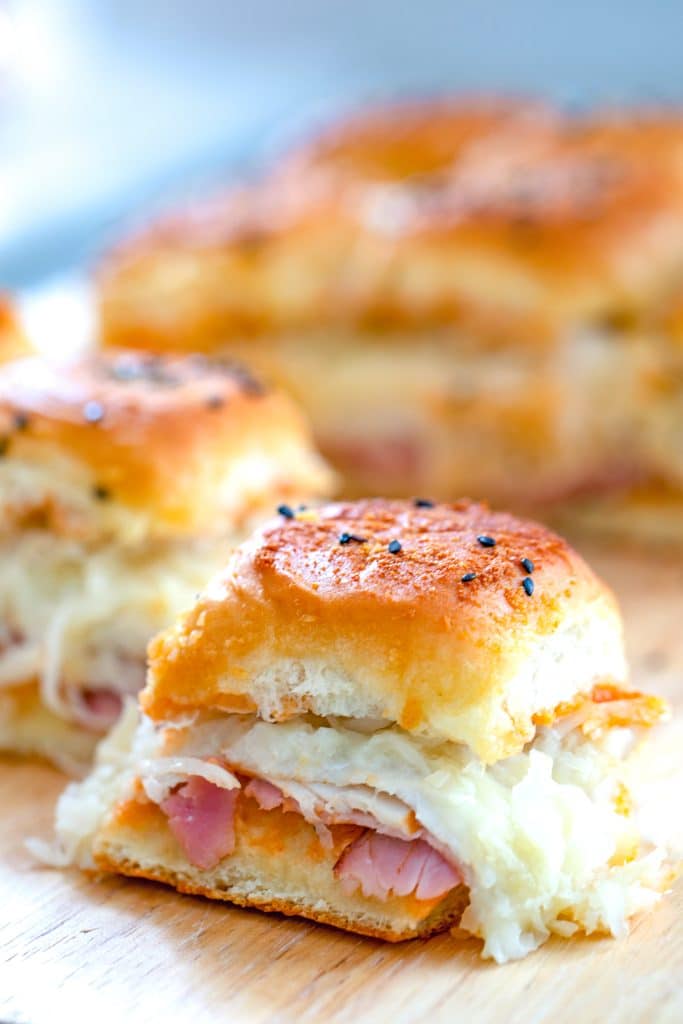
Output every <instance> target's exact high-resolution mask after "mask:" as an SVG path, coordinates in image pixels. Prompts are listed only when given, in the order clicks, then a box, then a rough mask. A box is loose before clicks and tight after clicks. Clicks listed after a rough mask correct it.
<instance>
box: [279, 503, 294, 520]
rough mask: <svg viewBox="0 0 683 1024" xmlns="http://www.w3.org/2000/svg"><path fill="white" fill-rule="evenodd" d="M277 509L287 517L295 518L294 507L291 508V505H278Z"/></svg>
mask: <svg viewBox="0 0 683 1024" xmlns="http://www.w3.org/2000/svg"><path fill="white" fill-rule="evenodd" d="M277 510H278V514H279V515H281V516H284V517H285V519H293V518H294V509H293V508H290V507H289V505H278V507H277Z"/></svg>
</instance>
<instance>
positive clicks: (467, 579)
mask: <svg viewBox="0 0 683 1024" xmlns="http://www.w3.org/2000/svg"><path fill="white" fill-rule="evenodd" d="M476 578H477V574H476V572H466V573H465V575H464V576H461V577H460V582H461V583H471V582H472V580H476Z"/></svg>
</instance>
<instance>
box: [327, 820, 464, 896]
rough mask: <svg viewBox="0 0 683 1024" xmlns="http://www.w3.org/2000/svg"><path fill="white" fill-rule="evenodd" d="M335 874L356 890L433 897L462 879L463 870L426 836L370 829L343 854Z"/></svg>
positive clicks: (457, 883) (377, 893)
mask: <svg viewBox="0 0 683 1024" xmlns="http://www.w3.org/2000/svg"><path fill="white" fill-rule="evenodd" d="M335 874H336V875H337V877H338V878H340V879H341V881H342V884H343V885H344V888H345V889H346V890H347V891H348V892H352V891H353V890H354V889H356V888H357V887H358V886H359V885H360V888H361V891H362V893H363V895H364V896H366V897H367V896H375V897H377V899H380V900H385V899H387V897H388V896H389V895H391V894H392V893H393V894H394V895H395V896H408V895H409V894H410V893H415V896H416V897H417V899H418V900H433V899H437V898H438V897H439V896H443V895H444V894H445V893H447V892H449V891H450V890H451V889H453V888H455V886H456V885H460V884H461V883H462V880H463V879H462V875H461V874H460V872H459V871H458V870H457V869H456V868H454V867H453V865H452V864H449V863H448V861H447V860H445V859H444V858H443V857H442V856H441V854H440V853H437V851H436V850H435V849H434V847H433V846H430V845H429V843H426V842H425V841H424V840H423V839H413V840H405V839H395V838H393V837H392V836H384V835H381V833H379V832H373V831H367V832H365V833H364V835H362V836H360V838H359V839H356V840H355V842H353V843H352V844H351V845H350V846H349V847H348V848H347V849H346V850H345V851H344V853H343V854H342V856H341V857H340V859H339V861H338V862H337V865H336V867H335Z"/></svg>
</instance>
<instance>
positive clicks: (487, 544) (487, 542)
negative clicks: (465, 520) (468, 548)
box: [477, 533, 496, 548]
mask: <svg viewBox="0 0 683 1024" xmlns="http://www.w3.org/2000/svg"><path fill="white" fill-rule="evenodd" d="M477 540H478V541H479V543H480V544H481V546H482V547H483V548H495V546H496V542H495V540H494V539H493V537H487V536H486V534H484V533H483V534H481V535H480V536H479V537H477Z"/></svg>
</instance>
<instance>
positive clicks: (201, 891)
mask: <svg viewBox="0 0 683 1024" xmlns="http://www.w3.org/2000/svg"><path fill="white" fill-rule="evenodd" d="M235 831H236V849H235V851H234V853H232V854H231V855H230V857H228V858H226V859H225V860H223V861H222V862H221V863H220V864H219V865H218V866H217V867H216V868H214V869H213V870H211V871H203V870H201V869H199V868H196V867H193V865H192V864H190V863H189V862H188V861H187V860H186V858H185V857H184V855H183V853H182V852H181V850H180V849H179V847H178V845H177V843H176V841H175V839H174V838H173V836H172V835H171V832H170V830H169V828H168V825H167V823H166V818H165V817H164V815H163V813H162V812H161V811H160V809H159V808H158V807H157V806H156V805H155V804H150V803H140V802H138V801H136V800H130V801H127V802H126V803H123V804H121V805H119V807H118V808H117V809H116V811H115V813H114V814H113V815H111V816H110V818H109V820H108V821H107V822H106V823H105V824H104V825H103V827H102V828H101V829H100V831H99V833H98V834H97V836H96V837H95V841H94V848H93V853H94V857H95V862H96V864H97V866H98V867H99V868H101V869H102V870H105V871H115V872H118V873H119V874H123V875H134V876H137V877H140V878H150V879H153V880H154V881H157V882H164V883H166V884H167V885H172V886H173V887H174V888H175V889H178V890H179V891H180V892H187V893H195V894H198V895H202V896H208V897H210V898H211V899H218V900H226V901H228V902H230V903H236V904H238V905H239V906H243V907H258V908H259V910H265V911H275V912H279V913H281V914H296V915H297V916H299V917H307V918H310V919H311V920H312V921H319V922H320V923H321V924H331V925H334V926H335V927H337V928H345V929H346V930H347V931H353V932H358V933H360V934H361V935H371V936H373V937H375V938H378V939H386V940H388V941H389V942H398V941H400V940H402V939H412V938H416V937H418V936H422V937H425V936H427V935H432V934H434V933H436V932H439V931H444V930H445V929H446V928H448V927H449V926H451V925H455V924H457V923H458V921H459V919H460V915H461V914H462V911H463V910H464V908H465V906H466V904H467V890H466V889H465V887H464V886H460V887H459V888H458V889H456V890H454V892H453V893H450V894H449V895H448V896H446V897H445V898H443V899H439V900H429V901H426V900H417V899H415V898H414V897H412V896H390V897H389V898H388V899H386V900H378V899H373V898H366V897H364V896H363V895H362V894H360V893H359V892H356V893H353V894H348V893H346V892H345V891H344V889H343V888H342V886H341V884H340V883H339V882H338V881H337V879H336V878H335V876H334V865H335V863H336V862H337V860H338V859H339V857H340V855H341V853H342V851H343V850H344V848H345V847H346V846H347V845H348V843H350V842H351V841H352V840H353V839H354V838H355V837H356V836H357V835H358V834H359V833H360V831H361V830H360V829H357V828H355V827H354V826H344V825H341V826H340V825H337V826H333V827H332V829H331V835H332V841H333V845H332V847H331V848H327V847H324V846H322V844H321V843H320V841H319V840H318V838H317V836H316V833H315V830H314V829H313V827H312V826H311V825H309V824H307V823H306V822H305V821H304V820H303V818H302V817H301V816H300V815H298V814H284V813H282V812H281V811H278V810H276V811H268V812H265V811H261V810H260V809H259V808H258V806H257V805H256V804H255V803H254V801H252V800H241V801H240V802H239V804H238V821H237V827H236V830H235Z"/></svg>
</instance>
